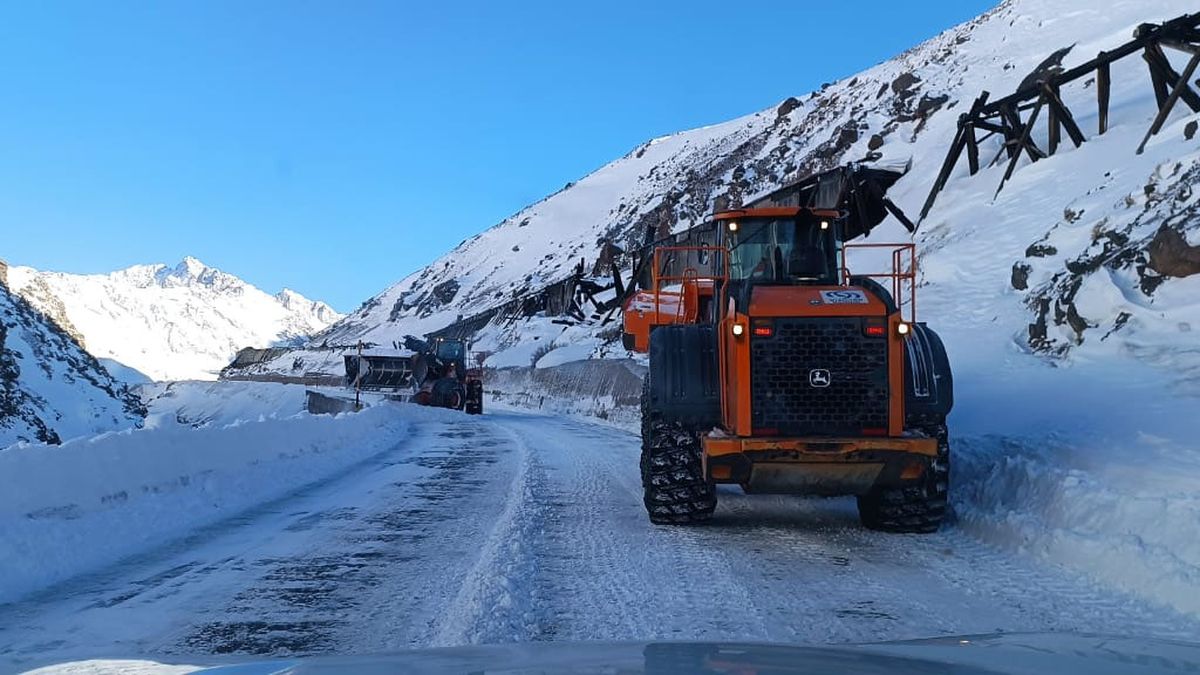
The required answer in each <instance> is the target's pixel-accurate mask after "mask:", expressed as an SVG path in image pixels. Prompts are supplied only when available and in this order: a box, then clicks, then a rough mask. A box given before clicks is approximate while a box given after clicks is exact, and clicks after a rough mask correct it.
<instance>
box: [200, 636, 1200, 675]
mask: <svg viewBox="0 0 1200 675" xmlns="http://www.w3.org/2000/svg"><path fill="white" fill-rule="evenodd" d="M1198 670H1200V644H1190V643H1183V642H1171V641H1164V640H1155V639H1142V638H1126V637H1112V636H1100V635H1061V634H1001V635H968V636H959V637H948V638H937V639H929V640H913V641H903V642H886V643H876V644H859V645H839V646H820V647H808V646H792V645H780V644H758V643H741V642H623V643H550V642H546V643H524V644H513V645H494V646H479V647H454V648H446V649H426V650H417V651H407V652H397V653H392V654H382V655H376V656H359V657H313V658H297V659H283V660H271V661H259V662H247V663H238V664H233V665H225V666H218V667H215V668H209V669H206V670H203V671H201V672H203V673H206V674H218V675H267V674H275V673H296V674H308V673H321V674H324V673H361V674H364V675H370V674H372V673H409V672H412V673H531V672H536V673H661V674H668V673H670V674H674V673H737V674H739V675H746V674H749V673H807V674H812V673H855V674H857V673H868V674H873V673H881V674H882V673H889V674H891V675H906V674H908V673H922V674H929V673H956V674H960V675H962V674H967V675H969V674H972V673H1057V674H1063V675H1065V674H1068V673H1086V674H1087V675H1106V674H1108V673H1113V674H1117V673H1121V674H1124V675H1130V674H1140V673H1175V672H1197V671H1198Z"/></svg>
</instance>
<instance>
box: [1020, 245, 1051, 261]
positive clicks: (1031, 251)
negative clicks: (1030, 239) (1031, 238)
mask: <svg viewBox="0 0 1200 675" xmlns="http://www.w3.org/2000/svg"><path fill="white" fill-rule="evenodd" d="M1052 255H1058V249H1057V248H1054V247H1053V246H1051V245H1049V244H1040V243H1039V244H1031V245H1030V246H1029V248H1027V249H1025V257H1026V258H1048V257H1050V256H1052Z"/></svg>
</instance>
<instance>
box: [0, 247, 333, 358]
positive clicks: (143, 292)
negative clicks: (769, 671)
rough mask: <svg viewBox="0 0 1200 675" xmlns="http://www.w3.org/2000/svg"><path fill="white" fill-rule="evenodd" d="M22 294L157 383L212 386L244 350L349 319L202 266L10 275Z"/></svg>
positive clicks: (93, 347) (188, 261)
mask: <svg viewBox="0 0 1200 675" xmlns="http://www.w3.org/2000/svg"><path fill="white" fill-rule="evenodd" d="M9 281H10V284H11V286H12V288H13V290H15V291H16V292H18V293H20V294H21V295H22V296H24V297H25V298H26V299H28V300H29V302H30V303H32V304H33V305H34V306H36V307H38V308H39V309H41V310H42V311H43V312H44V313H46V314H47V315H48V316H50V317H51V318H53V319H54V321H55V322H57V323H58V324H59V325H60V326H62V327H63V329H64V330H66V331H67V332H69V333H71V334H72V335H74V336H75V337H76V338H77V339H78V340H79V341H80V342H81V343H82V344H83V345H84V346H85V347H86V348H87V349H88V351H90V352H91V353H92V354H94V355H95V356H96V357H98V358H101V359H111V360H113V361H116V362H118V363H119V364H120V365H123V366H125V367H126V368H131V369H133V370H134V371H137V372H139V373H141V374H143V375H144V376H145V377H147V378H150V379H154V380H183V379H199V380H211V379H215V378H216V373H217V372H218V371H219V370H220V369H221V368H222V367H224V366H225V365H226V364H228V363H229V361H230V359H232V358H233V355H234V354H235V353H236V352H237V350H239V349H241V348H243V347H269V346H272V345H277V344H281V343H287V344H292V343H296V342H297V341H301V340H303V339H305V338H306V337H307V336H309V335H312V334H313V333H315V332H317V331H319V330H321V329H323V328H325V327H326V326H328V325H330V324H331V323H333V322H335V321H337V320H338V319H339V318H341V315H339V314H338V313H337V312H335V311H334V310H333V309H332V308H330V307H329V306H328V305H326V304H325V303H323V302H317V301H313V300H309V299H308V298H305V297H304V296H302V295H300V294H299V293H296V292H295V291H292V290H288V289H284V290H283V291H281V292H280V293H278V294H276V295H270V294H267V293H265V292H263V291H261V290H259V289H258V288H255V287H254V286H252V285H250V284H248V283H246V282H244V281H242V280H241V279H239V278H237V277H236V276H233V275H232V274H227V273H225V272H222V271H220V270H218V269H214V268H212V267H208V266H207V265H205V264H204V263H202V262H200V261H199V260H196V259H195V258H191V257H189V258H184V260H183V261H182V262H180V263H179V264H178V265H176V266H174V267H169V266H167V265H136V266H134V267H130V268H128V269H124V270H120V271H117V272H113V273H111V274H95V275H75V274H64V273H60V272H42V271H38V270H35V269H32V268H29V267H12V268H10V269H9Z"/></svg>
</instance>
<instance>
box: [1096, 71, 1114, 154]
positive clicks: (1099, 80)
mask: <svg viewBox="0 0 1200 675" xmlns="http://www.w3.org/2000/svg"><path fill="white" fill-rule="evenodd" d="M1100 53H1101V54H1103V53H1104V52H1100ZM1111 92H1112V77H1111V73H1110V72H1109V66H1108V64H1107V63H1102V64H1100V66H1099V67H1097V68H1096V104H1097V105H1098V106H1099V108H1100V114H1099V115H1098V116H1097V125H1098V127H1099V129H1098V132H1099V133H1100V135H1104V132H1106V131H1108V101H1109V96H1110V94H1111Z"/></svg>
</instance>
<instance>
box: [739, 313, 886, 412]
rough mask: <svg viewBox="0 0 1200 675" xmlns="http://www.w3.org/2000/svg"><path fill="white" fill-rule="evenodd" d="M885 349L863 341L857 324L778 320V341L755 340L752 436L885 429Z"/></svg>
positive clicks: (881, 343)
mask: <svg viewBox="0 0 1200 675" xmlns="http://www.w3.org/2000/svg"><path fill="white" fill-rule="evenodd" d="M887 343H888V341H887V339H885V338H880V337H867V336H866V335H864V334H863V324H862V320H861V319H859V318H836V319H831V318H820V319H807V318H806V319H776V320H775V333H774V335H773V336H772V337H768V338H760V337H754V338H751V346H750V364H751V365H750V410H751V419H752V422H753V426H754V428H755V429H772V430H775V432H776V433H778V434H780V435H785V436H801V435H804V436H808V435H813V436H837V435H859V434H861V433H862V432H863V430H864V429H872V428H874V429H881V428H886V427H887V425H888V424H887V423H888V382H887ZM814 371H819V372H816V373H814ZM826 372H827V374H828V377H827V378H826V377H825V376H824V375H825V373H826ZM813 378H815V383H816V385H820V384H822V383H823V382H825V381H827V382H828V385H827V386H814V383H813V381H812V380H813Z"/></svg>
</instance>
